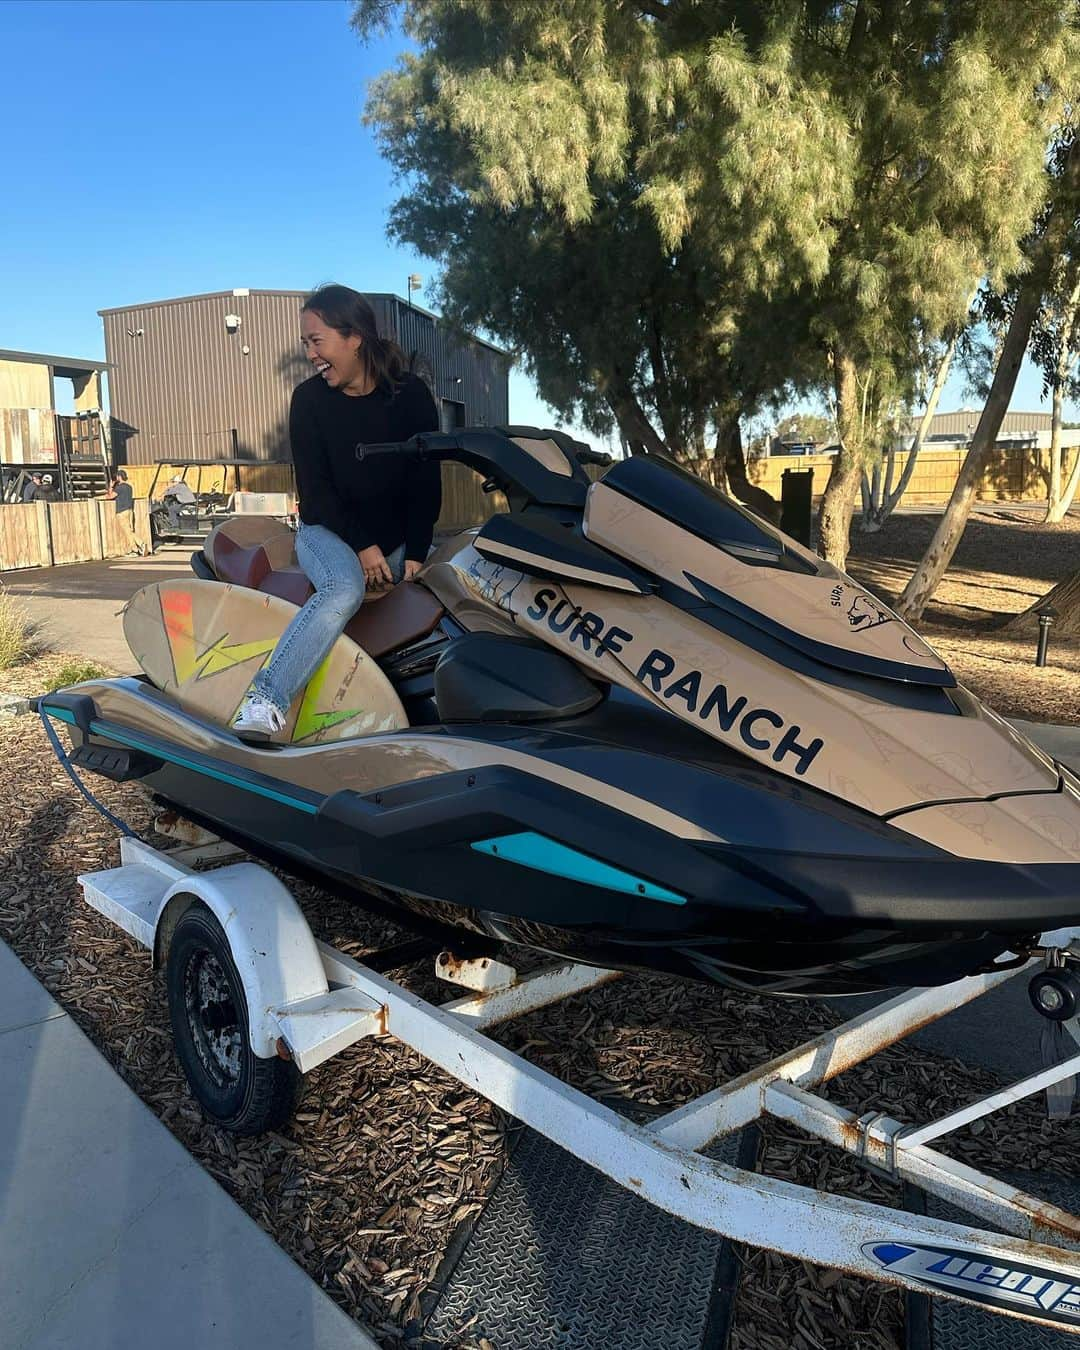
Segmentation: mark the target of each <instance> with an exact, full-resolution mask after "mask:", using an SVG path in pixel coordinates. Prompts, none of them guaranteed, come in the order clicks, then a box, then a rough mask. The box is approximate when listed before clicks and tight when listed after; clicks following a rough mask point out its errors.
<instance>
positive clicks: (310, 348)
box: [300, 309, 368, 394]
mask: <svg viewBox="0 0 1080 1350" xmlns="http://www.w3.org/2000/svg"><path fill="white" fill-rule="evenodd" d="M300 341H301V343H302V344H303V348H304V355H305V356H306V357H307V359H308V360H309V361H310V362H311V364H312V365H313V366H314V367H315V371H316V373H317V374H319V375H321V376H322V378H323V379H324V380H325V381H326V383H327V384H328V385H329V386H330V388H331V389H341V390H342V391H343V392H345V393H349V394H357V393H366V391H367V383H368V377H367V366H366V365H365V364H364V362H363V361H362V360H361V358H360V348H361V346H362V344H363V338H361V337H360V336H359V335H358V334H356V333H350V334H349V336H348V337H344V336H343V335H342V334H341V333H339V332H338V330H337V329H336V328H331V327H330V325H329V324H328V323H327V322H326V321H325V320H324V319H323V318H322V316H321V315H319V314H316V313H315V311H314V310H310V309H305V310H304V312H303V313H302V314H301V315H300Z"/></svg>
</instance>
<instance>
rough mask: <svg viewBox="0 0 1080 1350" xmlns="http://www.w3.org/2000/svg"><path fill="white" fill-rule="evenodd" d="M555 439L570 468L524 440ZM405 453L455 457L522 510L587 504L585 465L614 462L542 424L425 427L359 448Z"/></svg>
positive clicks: (360, 452)
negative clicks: (553, 461) (529, 506)
mask: <svg viewBox="0 0 1080 1350" xmlns="http://www.w3.org/2000/svg"><path fill="white" fill-rule="evenodd" d="M521 440H524V441H538V442H544V441H553V442H554V443H555V445H556V446H557V447H558V449H559V450H561V451H562V452H563V454H564V455H565V456H566V460H567V468H568V469H569V471H570V472H569V473H566V472H562V473H560V472H559V471H557V470H555V469H552V468H551V467H550V466H549V463H547V462H545V460H544V459H543V458H541V457H538V456H537V455H535V454H533V453H531V452H530V451H529V450H528V449H526V448H525V447H524V446H522V445H520V444H519V443H518V442H519V441H521ZM384 455H404V456H407V457H409V458H412V459H416V460H420V461H428V462H431V461H435V462H442V461H443V460H449V461H451V462H454V463H458V464H464V465H466V466H467V467H468V468H470V469H475V470H476V471H477V472H478V473H481V474H483V476H484V478H485V480H486V482H485V486H487V484H488V483H490V484H491V486H492V487H497V488H500V489H502V491H503V492H504V493H505V494H506V496H507V498H508V499H509V501H510V504H511V507H512V508H514V509H516V508H518V507H520V506H522V505H526V504H528V503H529V502H537V503H540V504H541V505H544V506H573V507H578V508H580V507H582V506H584V504H585V493H586V491H587V490H588V487H589V479H588V477H587V475H586V474H585V471H584V469H583V468H582V465H585V464H599V465H607V464H610V463H611V457H610V456H609V455H603V454H599V453H598V452H596V451H594V450H591V449H590V448H589V447H588V446H587V445H584V444H583V443H582V442H581V441H575V440H573V439H572V438H571V437H570V436H567V435H566V434H565V432H561V431H549V430H543V431H541V430H539V429H538V428H536V427H516V426H515V427H462V428H461V429H460V430H457V431H452V432H443V431H425V432H420V433H419V434H417V435H416V436H410V437H409V439H408V440H405V441H379V442H373V443H372V444H368V445H365V444H363V443H360V444H358V445H357V447H356V457H357V459H359V460H369V459H378V458H381V457H382V456H384Z"/></svg>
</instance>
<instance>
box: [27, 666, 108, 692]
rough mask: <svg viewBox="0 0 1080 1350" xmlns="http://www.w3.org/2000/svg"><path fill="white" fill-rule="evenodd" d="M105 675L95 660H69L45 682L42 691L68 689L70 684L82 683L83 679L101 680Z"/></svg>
mask: <svg viewBox="0 0 1080 1350" xmlns="http://www.w3.org/2000/svg"><path fill="white" fill-rule="evenodd" d="M104 675H105V671H104V670H102V668H101V667H100V666H95V665H94V663H93V661H69V662H68V664H67V665H66V666H61V667H60V669H59V670H58V671H57V672H56V674H55V675H53V676H52V677H51V678H50V679H49V680H48V681H47V682H46V683H45V685H44V687H43V690H42V692H43V693H51V692H52V690H54V689H66V688H67V686H68V685H69V684H82V682H83V680H100V679H101V678H102V677H103V676H104Z"/></svg>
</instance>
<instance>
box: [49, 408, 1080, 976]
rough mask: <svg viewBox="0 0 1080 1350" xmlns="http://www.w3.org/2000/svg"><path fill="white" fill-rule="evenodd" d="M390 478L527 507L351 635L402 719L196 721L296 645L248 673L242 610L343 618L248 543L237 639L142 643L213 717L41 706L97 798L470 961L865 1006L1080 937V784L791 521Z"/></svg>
mask: <svg viewBox="0 0 1080 1350" xmlns="http://www.w3.org/2000/svg"><path fill="white" fill-rule="evenodd" d="M357 454H358V455H359V456H361V457H363V456H375V455H385V454H395V455H409V456H415V457H416V458H417V459H428V460H434V461H453V462H456V463H458V464H460V465H464V466H466V467H467V468H469V469H472V470H475V471H477V472H478V473H479V474H480V475H481V476H482V478H483V481H484V487H485V489H487V490H489V491H492V492H494V491H496V490H497V491H499V492H501V493H503V494H504V496H505V501H506V505H507V507H508V509H507V510H505V511H503V510H499V511H496V512H494V513H493V514H492V516H491V518H490V519H489V520H488V521H487V523H486V524H485V525H484V526H483V527H482V528H480V529H471V530H466V531H463V532H462V533H459V534H457V535H456V536H454V537H453V538H450V539H447V540H445V541H444V542H442V543H441V544H440V545H439V546H438V547H437V549H436V550H435V551H434V552H433V553H432V555H431V556H430V558H429V559H428V561H427V563H426V565H425V567H424V568H423V570H422V571H421V572H420V574H419V576H418V577H417V578H416V580H415V581H412V582H405V583H402V584H401V585H399V586H397V587H395V588H394V589H393V590H392V591H391V592H390V593H389V594H388V595H387V596H385V597H384V598H381V599H379V600H377V601H375V602H373V603H371V604H365V605H364V606H363V607H362V608H361V610H360V612H359V613H358V615H357V616H356V617H355V618H354V619H353V620H352V622H351V624H350V626H349V629H348V630H347V634H346V637H345V638H343V641H347V642H351V643H354V644H355V648H356V650H357V651H358V652H359V653H360V656H358V657H356V658H355V660H354V664H356V662H360V661H361V660H362V662H363V663H364V664H363V670H364V672H365V673H364V674H363V679H365V680H367V681H368V682H369V683H368V685H367V686H366V687H368V688H369V689H370V691H371V696H372V699H373V706H375V705H376V704H377V706H378V707H379V708H381V709H384V710H385V709H386V708H391V710H392V713H393V715H392V716H391V715H390V714H387V716H386V717H382V715H381V714H380V717H381V720H380V719H378V718H376V719H374V721H371V722H369V724H363V723H362V721H361V722H358V721H357V720H356V717H355V716H352V711H355V708H353V709H352V710H345V711H342V712H341V713H340V715H338V716H337V718H336V720H335V717H334V716H333V715H331V714H326V715H325V716H323V715H322V714H320V717H321V719H322V720H320V717H315V718H311V717H309V718H308V719H307V720H306V721H305V720H304V719H303V718H301V717H298V716H297V717H293V718H292V719H291V720H290V724H289V726H288V727H287V729H286V733H285V735H286V737H287V739H286V740H285V741H283V742H282V743H280V744H274V745H264V746H253V745H248V744H245V743H244V742H242V741H241V740H239V739H238V738H237V737H236V735H235V734H234V733H233V732H232V731H231V730H230V729H229V726H228V722H229V720H230V718H229V716H219V717H217V719H216V720H215V719H214V718H211V717H209V716H208V715H207V714H206V711H205V708H204V707H203V705H201V704H200V703H199V701H198V698H197V697H196V694H197V693H200V691H201V693H202V694H205V693H206V692H207V691H209V690H210V689H211V686H214V682H215V681H218V682H219V685H218V686H214V687H215V688H217V687H220V688H221V689H224V688H225V685H224V681H225V679H226V677H228V678H230V679H233V681H234V685H233V686H232V692H230V693H229V694H228V699H227V702H228V703H230V704H231V703H232V702H233V701H235V703H236V704H238V703H239V700H240V698H241V696H242V694H243V691H244V689H245V688H246V687H247V683H248V681H249V680H250V679H251V677H252V676H253V675H254V673H255V672H256V671H257V670H258V668H259V665H260V664H261V662H262V661H264V660H266V659H267V658H268V655H269V645H272V643H270V644H267V643H264V644H263V646H262V648H261V649H258V648H257V644H255V645H252V644H246V645H245V644H244V643H242V642H237V643H234V644H233V646H232V648H230V649H229V650H231V651H232V653H233V655H232V656H231V657H230V658H229V661H230V662H231V664H229V662H226V661H225V657H224V655H223V653H224V652H225V650H226V647H225V646H223V645H222V644H223V643H226V646H227V638H228V632H229V626H230V625H229V615H230V612H232V611H234V610H235V609H236V608H237V606H238V605H239V598H240V597H241V596H244V597H246V598H247V599H248V600H249V601H250V599H251V594H250V593H251V592H252V591H254V592H257V593H258V594H259V595H260V596H262V597H264V598H267V600H266V602H267V604H269V603H270V601H269V599H268V597H276V598H277V600H281V601H285V602H286V604H285V606H284V609H283V611H282V612H283V613H285V614H288V613H291V612H293V610H292V606H294V605H297V604H301V603H302V602H303V600H304V598H305V596H306V594H307V593H308V590H309V588H308V584H307V581H306V578H305V577H304V576H303V573H302V572H301V571H300V570H299V569H298V567H297V566H296V563H295V557H294V555H293V553H292V544H291V539H292V537H291V535H289V534H288V532H287V527H285V526H282V525H279V524H277V523H276V522H272V521H270V522H267V521H259V522H253V521H252V520H251V519H250V518H243V517H237V518H235V519H233V520H231V521H226V522H225V523H224V524H222V525H219V526H218V527H217V528H216V529H215V531H214V533H213V534H212V535H211V536H210V538H209V539H208V540H207V543H206V546H205V548H204V550H202V551H201V552H199V553H197V554H195V555H194V557H193V569H194V573H195V575H194V576H193V578H192V582H191V587H192V588H198V589H199V595H200V596H206V595H210V596H211V598H213V599H214V600H215V602H216V608H215V609H214V614H215V615H216V616H217V617H216V618H215V620H214V622H215V623H216V624H217V625H218V629H219V630H220V632H217V631H216V630H215V634H208V633H207V632H203V633H202V634H201V636H200V635H198V634H195V633H194V630H191V629H188V628H183V626H182V625H181V627H180V628H178V627H177V620H176V609H175V602H174V601H169V602H168V603H166V602H165V601H164V600H163V599H161V598H160V593H158V594H157V597H156V598H155V596H154V595H151V596H150V597H149V602H150V605H149V609H148V608H147V605H146V604H144V605H143V608H142V611H141V612H142V613H143V616H144V619H145V618H146V615H147V614H149V615H150V620H149V622H151V626H152V625H153V623H154V622H159V623H160V625H161V631H162V632H163V633H165V634H166V636H167V637H168V638H169V641H170V642H173V641H174V639H176V640H179V639H177V633H178V632H180V633H181V636H183V638H184V641H185V642H186V643H187V644H188V645H187V648H186V650H187V655H186V657H185V661H186V662H187V665H186V667H185V669H186V670H187V672H188V675H189V676H190V679H189V681H188V684H187V685H186V686H184V687H179V686H177V687H174V686H173V684H170V682H169V680H168V679H166V678H164V677H163V676H162V675H161V674H160V672H156V683H155V680H154V679H152V678H150V676H149V675H148V674H146V673H144V674H143V675H142V676H141V677H131V678H121V679H101V680H92V681H88V682H86V683H83V684H80V685H77V686H74V687H72V688H70V689H66V690H62V691H59V692H57V693H53V694H49V695H47V696H43V698H42V700H41V710H42V711H43V713H44V714H45V715H47V716H48V717H50V718H52V719H55V720H58V721H60V722H63V723H65V724H66V730H67V731H68V732H69V734H70V737H71V740H72V745H73V749H72V760H73V762H74V764H75V765H76V766H80V767H81V768H82V769H85V770H90V771H93V772H96V773H100V774H103V775H105V776H106V777H109V778H113V779H117V780H132V779H137V780H140V781H141V782H142V783H143V784H144V785H145V786H146V787H147V788H149V789H150V790H151V791H152V792H153V793H154V794H155V795H156V796H157V797H158V798H160V799H161V800H162V801H164V802H167V803H169V804H170V805H172V806H173V807H175V808H176V809H177V810H179V811H180V812H181V813H183V814H184V815H185V816H188V817H190V818H191V819H193V820H195V821H197V822H200V823H202V824H204V825H205V826H207V827H208V828H210V829H212V830H213V831H214V832H215V833H217V834H219V835H221V836H223V837H225V838H227V839H231V840H233V841H235V842H237V843H239V844H240V845H242V846H243V847H244V848H245V849H247V850H248V851H249V852H251V853H252V854H254V855H255V856H257V857H259V858H261V859H263V860H265V861H267V862H269V863H271V864H275V865H278V866H280V867H282V868H283V869H285V870H287V871H289V872H291V873H292V874H294V875H300V876H305V877H312V878H314V879H315V880H317V881H318V882H319V883H320V884H322V885H323V886H325V887H328V888H330V889H332V890H334V891H336V892H338V893H340V894H343V895H346V896H348V897H349V898H351V899H352V900H354V901H356V902H357V903H358V904H359V905H361V906H364V907H367V908H369V909H384V910H387V911H389V912H390V913H392V914H393V915H394V916H395V917H396V918H398V919H399V920H401V921H402V922H404V923H405V924H406V925H407V926H410V927H412V928H413V929H418V930H420V931H424V932H429V933H431V934H433V935H435V936H437V937H439V938H440V940H441V939H446V940H447V941H449V942H452V943H453V944H454V945H455V950H459V951H463V950H466V949H473V950H482V949H483V944H485V943H487V944H489V946H490V944H491V943H492V942H493V941H495V942H499V943H510V944H516V945H518V946H523V947H526V948H530V949H534V950H536V951H540V952H543V953H548V954H556V955H558V956H562V957H567V958H571V959H573V960H574V961H580V962H585V963H591V964H593V965H598V966H604V967H611V968H616V969H623V970H638V971H648V972H656V973H659V974H662V975H667V976H674V977H678V978H683V979H691V980H698V981H706V982H712V983H715V984H718V985H721V986H728V987H735V988H740V989H751V990H757V991H762V992H765V993H769V994H775V995H787V996H818V995H838V994H840V995H842V994H856V993H864V992H868V991H873V990H880V989H887V988H896V987H910V986H930V985H939V984H944V983H947V982H949V981H952V980H954V979H957V978H959V977H961V976H964V975H969V974H972V973H975V972H980V971H985V970H987V969H989V968H991V967H1000V966H1001V965H1002V964H1003V963H1008V962H1010V961H1018V960H1021V959H1023V957H1024V953H1025V952H1027V951H1029V950H1030V949H1031V948H1032V947H1033V946H1034V945H1035V944H1036V943H1037V941H1038V937H1039V935H1040V934H1041V933H1043V932H1045V931H1048V930H1052V929H1056V928H1060V927H1064V926H1066V925H1072V924H1076V923H1077V922H1080V780H1078V778H1077V777H1076V776H1074V775H1073V774H1072V773H1071V772H1070V771H1069V770H1068V769H1067V768H1065V767H1063V766H1062V765H1060V764H1057V763H1055V762H1054V761H1053V760H1051V759H1050V758H1048V757H1047V756H1046V755H1045V754H1043V753H1042V752H1041V751H1040V750H1038V749H1037V748H1035V747H1034V746H1033V745H1032V744H1030V743H1029V742H1028V741H1027V740H1025V739H1024V737H1022V736H1021V735H1019V734H1018V733H1017V732H1016V731H1015V730H1014V729H1013V728H1012V727H1010V726H1009V725H1008V724H1007V723H1006V722H1004V721H1003V720H1002V719H1001V718H999V717H998V716H996V715H995V714H994V713H993V712H992V711H990V710H989V709H988V708H986V707H985V706H984V705H983V704H981V703H980V702H979V701H978V700H977V699H976V698H974V697H973V696H972V695H971V694H970V693H969V692H968V691H967V690H965V689H964V688H963V687H962V686H960V685H959V684H958V683H957V681H956V679H955V678H954V676H953V674H952V673H951V671H950V670H949V669H948V667H947V666H946V664H945V663H944V662H943V661H942V660H941V658H940V657H939V656H938V655H937V654H936V653H935V652H934V651H932V650H931V648H930V647H929V646H928V645H927V644H926V643H925V642H924V641H923V640H922V639H921V638H920V637H919V636H918V635H917V634H916V633H915V632H914V631H913V630H912V629H911V628H909V627H908V626H907V625H905V624H904V623H903V622H902V621H901V620H900V619H899V618H898V617H897V616H896V615H895V614H894V613H892V612H891V611H890V610H889V609H888V608H887V607H886V606H885V605H883V604H882V603H881V602H880V601H879V600H878V599H876V598H875V597H874V596H873V595H871V594H870V593H869V592H868V591H866V590H865V589H864V588H863V587H861V586H859V585H858V584H857V583H856V582H854V581H853V580H852V579H851V578H850V577H849V576H847V575H845V574H844V573H842V572H840V571H837V570H836V569H835V568H833V567H831V566H829V565H828V564H827V563H825V562H824V561H823V560H822V559H820V558H819V557H817V556H816V555H815V554H813V553H812V552H810V551H808V550H807V549H805V548H804V547H802V546H801V545H800V544H799V543H797V542H796V541H795V540H793V539H791V538H789V537H787V536H785V535H783V534H782V533H780V532H779V531H778V530H777V529H776V528H774V527H773V526H772V525H771V524H769V523H767V522H765V521H764V520H762V519H760V518H758V517H757V516H755V515H753V514H752V513H751V512H749V511H748V510H746V509H745V508H744V507H743V506H741V505H739V504H738V503H736V502H735V501H733V500H731V499H730V498H728V497H727V496H725V495H724V494H723V493H721V492H719V491H717V490H716V489H714V488H713V487H711V486H709V485H708V484H706V483H705V482H704V481H702V480H701V479H699V478H697V477H695V476H694V475H692V474H690V473H688V472H686V471H685V470H684V469H683V468H681V467H679V466H678V465H677V464H676V463H675V462H673V461H671V460H668V459H666V458H663V457H660V456H656V455H648V456H637V457H633V458H630V459H626V460H622V461H619V462H616V463H613V464H610V466H609V464H608V461H607V457H604V456H597V455H595V454H594V453H593V452H592V451H591V450H590V449H589V448H588V446H586V445H584V444H582V443H581V442H578V441H576V440H574V439H572V438H570V437H569V436H567V435H565V434H563V433H561V432H558V431H549V430H541V429H537V428H532V427H505V428H489V427H480V428H465V429H461V430H458V431H455V432H452V433H431V434H424V435H419V436H415V437H413V438H412V439H411V440H409V441H406V442H403V443H400V444H393V445H386V446H366V447H358V448H357ZM600 464H602V465H603V466H604V467H605V468H606V472H602V473H600V474H594V475H593V476H590V474H589V473H587V472H586V469H587V468H588V467H590V466H593V465H600ZM171 585H172V586H173V587H174V588H175V587H180V588H182V587H183V586H184V585H185V583H182V582H173V583H171ZM159 586H160V584H159ZM141 594H142V595H143V596H144V599H146V597H147V593H146V592H144V593H141ZM136 599H138V597H136ZM200 603H201V601H200ZM155 605H157V609H156V610H155V609H154V606H155ZM156 616H159V617H156ZM170 616H171V617H170ZM170 625H171V626H170ZM181 629H182V632H181ZM211 636H212V637H213V641H211V640H210V637H211ZM170 650H172V652H173V660H174V664H176V661H177V660H178V658H177V657H176V651H177V648H176V646H175V642H174V646H173V648H171V649H170ZM349 650H350V651H352V650H353V649H352V648H350V649H349ZM245 653H246V655H245ZM245 663H246V664H245ZM144 667H145V668H146V669H150V668H152V663H151V662H149V661H148V660H147V661H144ZM192 671H193V672H194V674H192V673H191V672H192ZM357 678H358V679H360V678H361V677H360V676H359V675H358V676H357ZM358 687H359V686H358ZM309 689H310V686H309ZM192 691H194V692H192ZM354 692H355V690H354ZM353 703H354V704H355V699H354V700H353Z"/></svg>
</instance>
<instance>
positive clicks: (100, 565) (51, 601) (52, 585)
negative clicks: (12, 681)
mask: <svg viewBox="0 0 1080 1350" xmlns="http://www.w3.org/2000/svg"><path fill="white" fill-rule="evenodd" d="M192 552H193V549H192V547H191V546H187V547H179V546H173V545H166V546H164V547H162V548H160V549H159V550H158V552H157V553H155V554H154V555H153V556H152V557H149V558H107V559H106V560H105V561H104V562H91V563H71V564H69V565H68V566H66V567H28V568H25V569H23V570H21V571H18V572H4V573H2V574H0V584H2V585H3V587H4V589H5V590H6V591H7V592H8V593H9V594H10V595H14V596H17V597H18V599H19V601H20V603H21V604H22V605H23V606H24V607H25V608H26V609H27V610H29V612H30V615H31V617H32V618H33V619H35V620H37V622H38V623H40V624H41V626H42V630H43V636H44V638H45V640H46V641H47V642H48V645H49V646H50V647H52V648H53V650H55V651H64V652H74V653H77V654H78V655H80V656H83V657H85V658H86V659H87V660H88V661H97V662H99V663H100V664H101V665H103V666H108V667H109V669H110V670H115V671H117V672H118V673H120V674H122V675H126V674H128V673H129V672H133V671H134V670H135V662H134V660H133V659H132V656H131V653H130V652H129V651H128V646H127V643H126V642H125V641H124V629H123V623H122V620H121V618H120V611H121V610H122V609H123V607H124V606H125V605H126V604H127V602H128V601H129V600H130V599H131V597H132V596H133V595H134V594H135V592H136V591H137V590H139V589H140V588H141V587H143V586H149V585H150V583H151V582H152V581H166V580H168V579H169V578H170V577H190V576H191V574H192V573H191V554H192Z"/></svg>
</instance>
